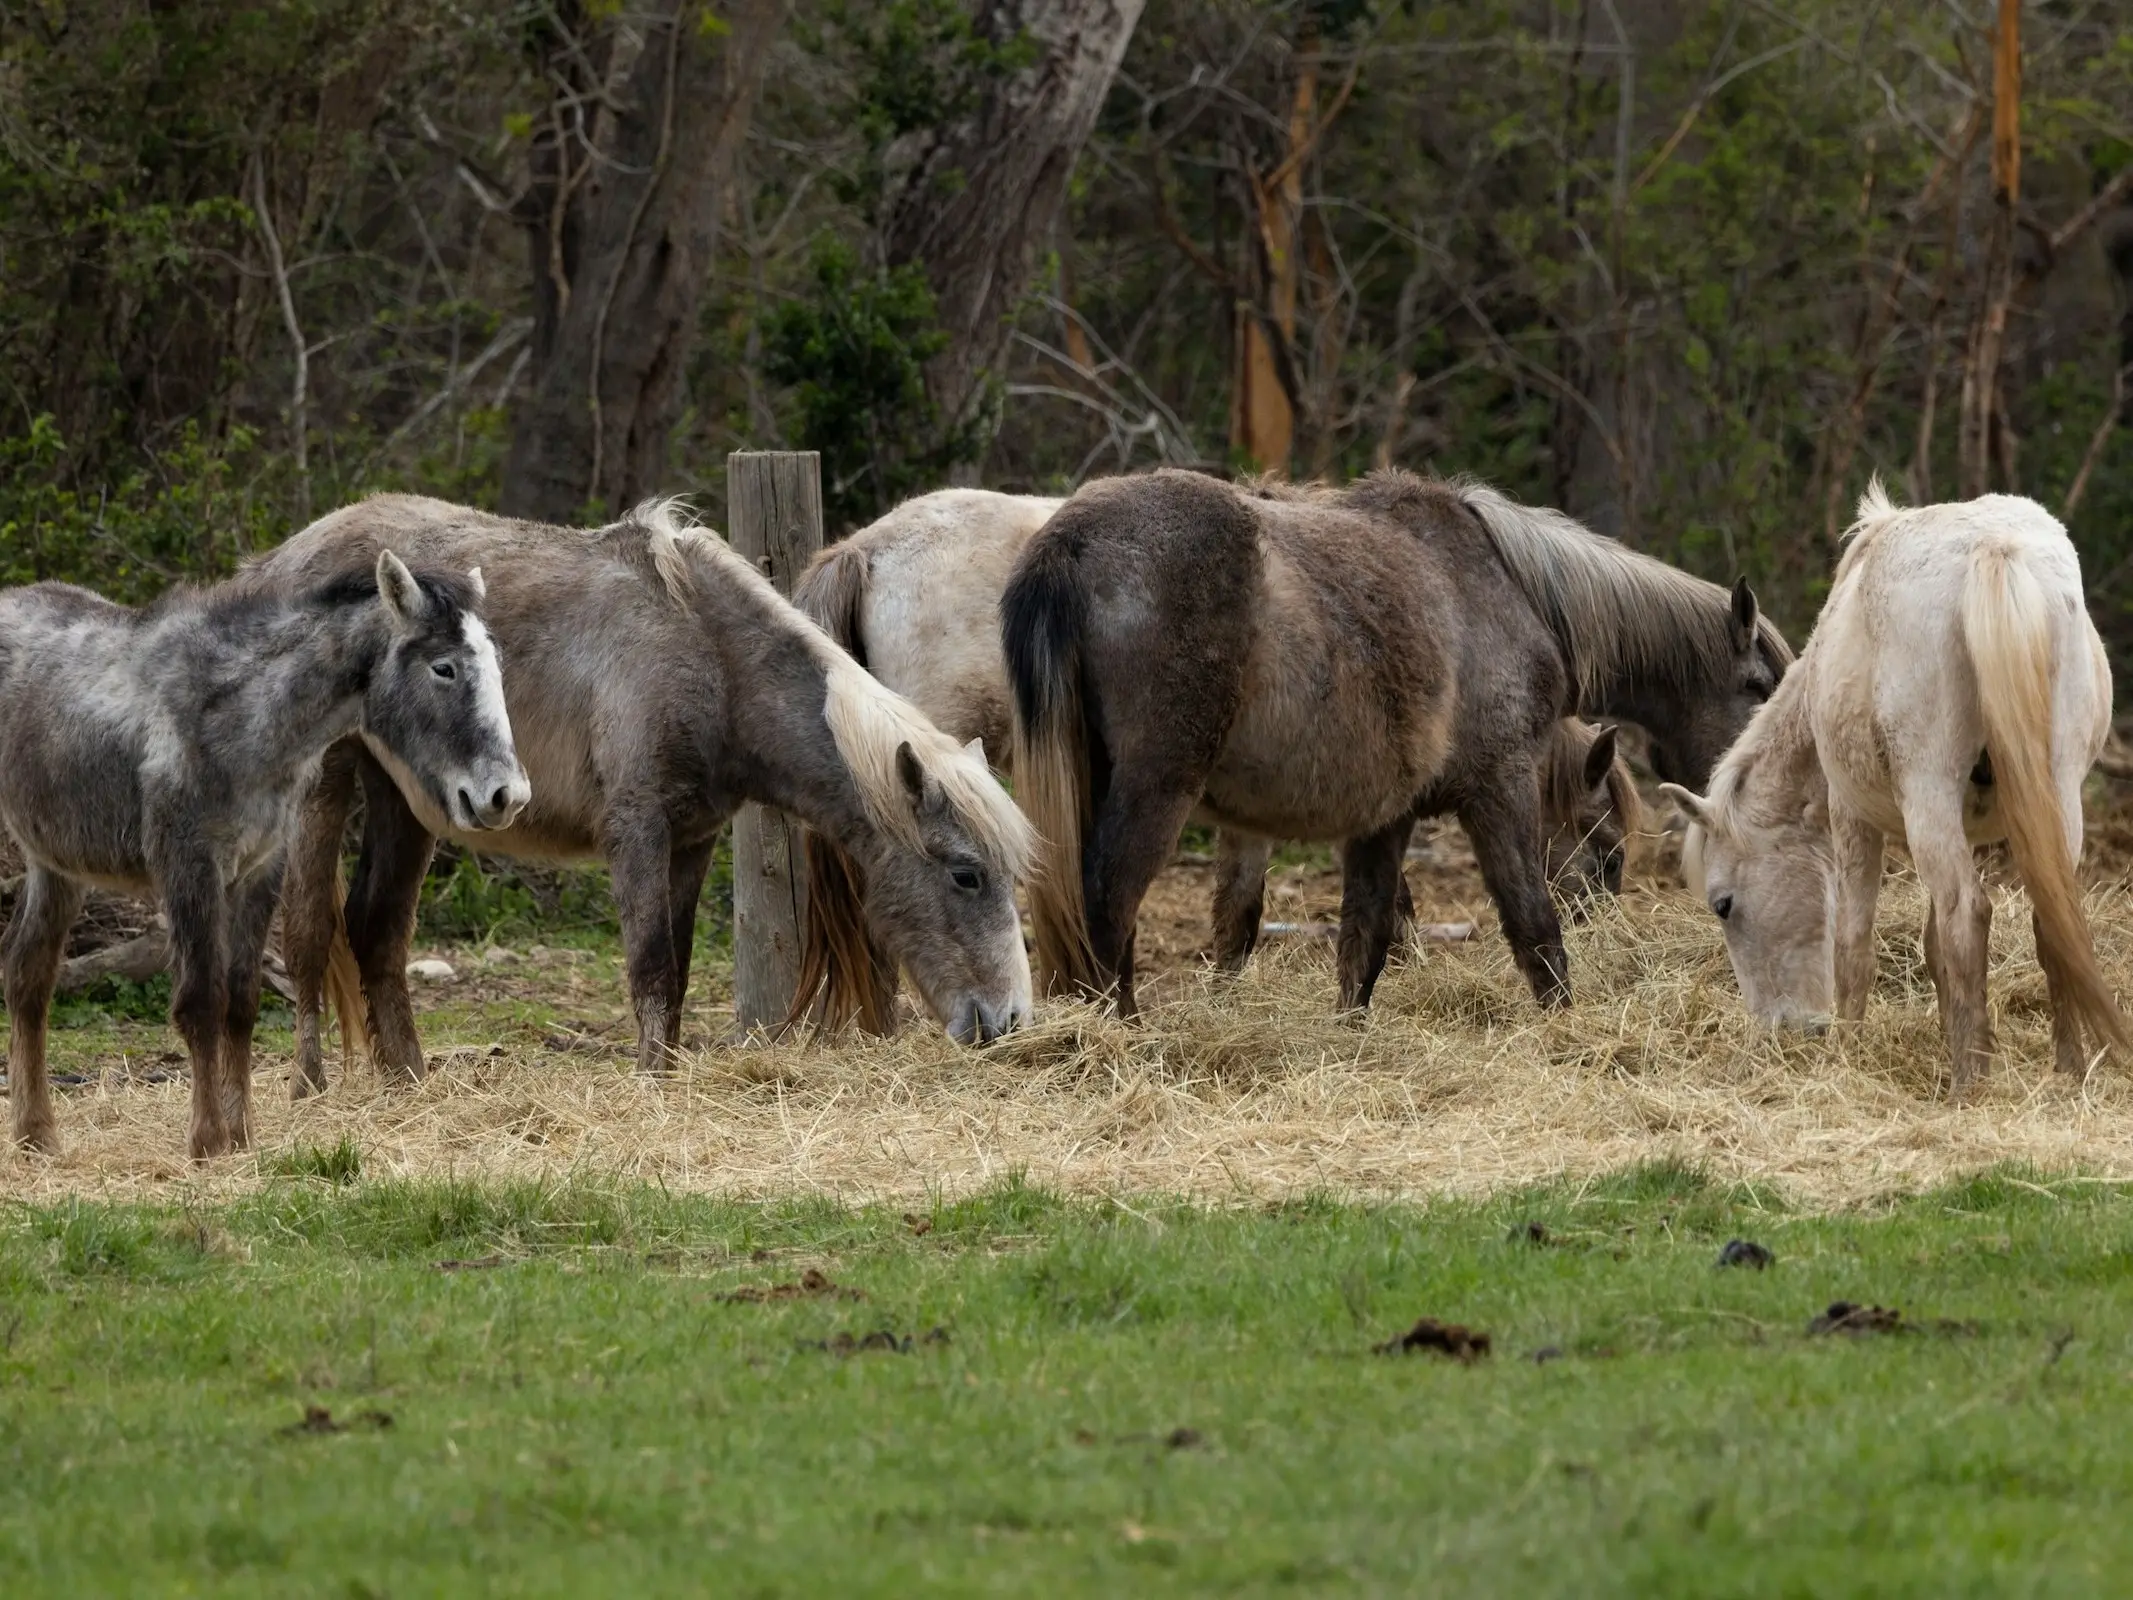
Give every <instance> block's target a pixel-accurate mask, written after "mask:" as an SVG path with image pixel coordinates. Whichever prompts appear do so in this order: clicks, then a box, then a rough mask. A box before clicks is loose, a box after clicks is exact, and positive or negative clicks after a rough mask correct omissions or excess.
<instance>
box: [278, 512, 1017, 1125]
mask: <svg viewBox="0 0 2133 1600" xmlns="http://www.w3.org/2000/svg"><path fill="white" fill-rule="evenodd" d="M387 541H392V542H395V543H398V544H399V545H401V546H402V547H404V548H411V549H416V550H420V551H422V552H423V553H424V554H425V556H426V557H428V558H430V559H435V560H467V561H474V560H484V561H487V562H489V563H490V565H491V570H492V572H494V573H495V574H496V577H495V580H494V581H493V583H492V585H491V593H490V600H489V612H488V615H489V621H490V626H491V627H492V628H493V629H494V630H495V633H496V638H497V643H498V647H499V648H500V649H501V650H502V651H503V653H504V655H505V657H506V658H507V659H508V660H509V661H510V662H511V674H510V679H509V681H508V684H507V686H506V690H505V693H506V698H507V700H508V702H509V704H510V708H511V714H512V717H513V720H514V722H515V724H516V725H517V727H518V728H519V729H520V730H521V738H522V744H523V750H524V754H525V759H526V765H527V770H528V771H529V772H530V773H531V774H532V775H533V782H534V800H533V803H532V804H531V805H530V806H528V807H527V809H526V810H525V811H524V812H523V813H522V814H521V815H520V816H519V818H518V819H517V821H516V822H515V823H514V824H513V825H512V826H511V827H510V828H508V829H504V830H502V831H499V832H493V833H490V834H485V835H483V836H482V837H481V839H480V840H479V841H478V843H479V846H480V848H481V849H483V850H485V851H493V852H495V853H498V854H501V855H507V856H518V857H532V858H546V859H554V858H568V857H582V856H600V857H604V858H605V860H606V861H607V864H608V867H609V869H610V871H611V873H612V874H613V881H614V892H615V905H616V910H617V912H618V914H619V916H620V919H621V923H622V942H623V948H624V952H625V955H626V958H627V963H628V974H629V989H630V997H631V1001H632V1005H633V1008H634V1011H635V1014H636V1021H637V1066H638V1068H639V1069H640V1070H641V1071H644V1072H648V1073H650V1072H657V1071H660V1070H663V1069H664V1068H665V1066H666V1065H667V1064H668V1063H669V1062H670V1060H671V1059H672V1056H673V1053H674V1051H675V1049H676V1047H677V1046H678V1044H679V1042H680V1032H681V1014H682V1002H683V998H684V996H685V994H686V992H687V988H688V979H689V958H690V953H691V946H692V944H693V942H694V941H693V933H692V930H693V928H694V926H695V919H696V902H697V897H698V894H699V893H700V891H701V889H702V886H703V880H704V874H705V871H706V869H707V867H708V866H709V864H710V860H711V851H712V846H713V843H714V841H715V839H716V837H717V834H718V830H719V829H720V828H721V827H722V826H724V825H725V823H726V822H727V820H728V819H729V818H730V817H731V816H732V815H733V813H734V812H735V811H736V810H737V809H738V808H739V807H740V806H741V804H742V803H743V802H745V801H756V802H759V803H761V804H763V805H767V806H773V807H776V808H777V809H779V810H782V811H785V812H789V813H791V814H792V815H795V816H797V817H799V818H801V819H802V820H803V821H805V822H806V823H807V825H808V826H809V827H810V828H813V829H815V830H817V831H818V832H819V833H821V834H822V835H824V836H826V837H827V838H829V839H831V840H833V841H835V843H836V844H837V846H838V848H839V849H840V850H841V851H842V852H843V853H844V856H845V858H846V859H847V860H848V861H849V862H850V863H852V865H853V868H854V870H855V871H856V872H858V873H859V874H861V875H862V876H863V879H864V883H865V885H866V888H867V890H868V891H869V892H868V893H867V896H866V904H867V916H868V929H869V931H870V933H871V935H872V937H873V939H874V940H875V941H876V942H877V943H878V945H879V946H880V947H881V948H883V949H886V950H887V951H889V952H891V953H892V954H893V956H894V957H895V959H898V960H900V961H901V962H902V963H903V965H904V966H905V967H906V968H907V969H908V970H909V971H910V973H911V974H912V977H913V980H914V982H915V983H916V985H917V987H918V990H919V992H920V994H921V995H922V996H923V997H924V998H925V1000H926V1003H927V1004H928V1005H929V1006H930V1007H931V1008H932V1010H933V1012H934V1014H935V1015H936V1016H937V1017H938V1018H939V1019H940V1020H941V1022H942V1023H943V1025H944V1026H945V1027H946V1028H947V1030H948V1032H949V1033H950V1034H952V1035H953V1036H954V1037H955V1038H956V1039H958V1040H960V1041H962V1042H965V1043H970V1044H979V1043H983V1042H985V1041H986V1040H989V1039H992V1038H995V1037H997V1036H998V1035H1000V1034H1003V1033H1005V1032H1007V1031H1008V1030H1010V1029H1012V1028H1014V1027H1016V1026H1018V1025H1019V1024H1020V1023H1022V1022H1023V1021H1024V1020H1025V1019H1026V1018H1027V1017H1028V1015H1029V1013H1030V1006H1031V995H1030V973H1029V960H1028V955H1027V952H1026V951H1025V949H1024V947H1023V943H1022V933H1021V923H1020V920H1019V918H1018V915H1017V913H1016V909H1015V900H1014V886H1015V881H1016V879H1017V878H1018V877H1019V876H1020V875H1021V873H1022V871H1023V869H1024V865H1025V863H1026V861H1027V860H1028V858H1029V855H1030V851H1031V836H1030V830H1029V825H1028V823H1027V822H1026V821H1025V820H1024V818H1023V817H1022V814H1021V813H1020V812H1019V811H1018V810H1017V809H1016V808H1015V805H1014V802H1013V801H1012V800H1010V799H1009V798H1008V796H1007V793H1006V791H1005V790H1003V789H1002V788H1001V787H1000V785H999V783H998V782H997V781H996V780H995V779H994V778H993V776H992V774H991V772H990V771H989V770H988V769H987V767H986V765H985V761H984V757H983V754H982V752H981V751H980V750H978V749H977V748H976V747H975V746H971V747H965V746H963V745H961V744H958V743H957V742H956V741H954V740H952V739H950V738H949V737H948V736H947V735H946V734H944V733H942V732H941V731H940V730H939V729H938V728H936V727H935V726H934V725H933V724H932V723H931V722H929V721H928V720H927V719H926V718H925V716H924V715H923V714H922V713H921V712H920V711H919V710H918V709H917V708H916V707H915V706H913V705H912V704H911V703H910V702H909V701H908V700H905V699H904V698H903V697H902V696H900V695H897V694H894V693H892V692H891V691H889V690H888V689H886V688H884V687H883V686H882V685H881V684H880V683H878V682H877V681H876V680H875V679H873V678H872V677H870V676H869V675H868V674H867V673H866V672H865V671H864V670H863V669H861V667H860V666H859V665H858V663H857V662H855V661H853V660H852V658H851V657H850V656H849V655H847V654H846V653H845V652H844V651H843V650H840V649H839V648H838V647H837V646H836V645H835V644H834V643H832V642H831V640H830V639H829V637H828V636H827V635H825V634H824V633H823V632H822V630H821V629H820V628H818V627H816V626H815V625H814V624H813V623H812V622H810V621H809V620H808V619H807V618H806V617H804V616H803V615H801V613H800V612H798V611H796V610H795V609H793V607H792V606H791V605H790V604H789V603H788V602H787V601H786V600H785V599H784V598H783V597H782V596H780V595H779V594H778V593H777V591H776V590H775V589H773V588H772V587H771V586H770V584H769V583H768V582H767V581H766V580H765V579H764V578H763V576H762V575H761V574H760V573H758V572H757V571H756V570H755V569H754V567H753V566H751V565H750V564H749V563H748V562H747V561H746V560H744V559H742V558H741V557H739V556H737V555H735V554H734V553H733V552H732V550H731V549H730V548H728V546H727V545H726V543H725V541H724V540H723V539H721V538H719V536H718V535H717V534H715V533H713V532H712V531H710V530H709V529H706V528H703V527H700V526H697V525H695V524H694V523H693V522H690V521H689V520H687V519H686V518H685V517H684V516H683V515H682V513H681V512H680V510H679V509H678V507H677V506H676V504H675V503H674V502H672V501H655V502H648V503H646V504H645V505H642V506H640V507H638V508H637V509H636V510H635V511H633V512H632V513H631V514H630V515H629V516H627V517H625V518H623V519H622V520H621V521H619V522H616V523H613V524H611V525H609V526H607V527H604V528H599V529H594V530H591V531H581V530H576V529H563V528H551V527H544V526H540V525H537V524H534V523H527V522H517V521H512V520H509V519H506V518H503V517H498V516H492V515H490V514H489V513H487V512H484V511H477V510H472V509H469V508H466V507H462V506H454V505H447V504H445V503H443V502H441V501H436V500H428V499H421V498H416V497H412V496H405V495H380V496H377V497H375V498H373V499H370V500H365V501H362V502H360V503H359V504H356V505H353V506H349V507H346V508H344V509H342V510H340V511H336V512H334V513H332V514H330V515H328V516H326V517H324V518H322V519H320V520H319V521H318V522H315V523H313V524H312V525H311V526H310V527H309V528H306V529H305V530H303V531H302V532H301V533H298V534H297V535H295V536H294V537H293V538H292V539H290V540H289V542H288V543H287V544H285V545H283V546H282V547H281V548H280V549H278V550H276V551H274V552H273V553H271V554H270V555H269V556H267V557H266V558H265V560H264V562H263V565H264V566H265V567H266V568H268V569H270V570H274V571H278V572H280V573H283V574H285V575H286V574H298V573H304V572H308V571H310V570H312V569H313V568H314V567H316V566H319V565H321V564H331V563H334V562H338V561H341V560H344V559H346V555H345V552H347V551H350V550H369V549H373V548H375V547H377V546H379V545H381V544H382V543H384V542H387ZM339 756H340V759H339V760H337V761H336V760H329V762H328V764H327V769H326V772H325V774H324V777H323V778H322V780H321V783H320V785H319V787H318V789H317V790H316V791H315V793H314V794H313V796H312V798H311V801H310V803H309V804H308V806H307V808H306V811H305V816H304V821H303V826H302V828H301V830H300V834H299V838H298V842H297V845H296V847H295V848H294V850H293V852H292V859H291V862H290V870H289V880H290V881H289V887H288V891H287V898H286V903H285V905H284V908H283V922H284V930H285V931H284V939H283V943H284V946H285V952H284V953H285V956H286V958H287V960H288V963H289V971H290V976H291V978H292V979H293V980H294V981H295V984H296V988H297V1016H298V1057H297V1066H298V1070H297V1072H296V1074H295V1078H294V1081H293V1088H294V1090H295V1092H297V1093H299V1094H302V1093H306V1092H309V1091H311V1090H316V1089H321V1088H323V1087H324V1082H325V1074H324V1065H323V1061H322V1058H321V1054H320V1048H319V1037H318V1030H319V1002H320V988H321V985H322V983H323V981H324V975H325V972H326V969H327V966H328V964H329V962H330V960H331V958H332V954H333V947H334V944H335V942H336V939H337V938H338V937H339V936H340V934H341V930H342V928H343V918H342V916H341V914H340V909H341V908H340V905H339V894H338V885H337V877H336V872H337V866H338V859H339V851H340V842H341V834H342V829H343V826H344V824H345V820H346V817H347V813H348V810H349V806H350V803H351V800H352V797H353V792H354V787H355V785H356V783H357V782H359V781H360V782H361V784H362V786H363V794H364V800H365V807H364V829H363V846H362V855H361V858H360V860H359V864H358V868H357V872H356V877H355V882H354V884H353V886H352V888H351V889H350V891H349V894H348V898H347V905H346V917H345V930H346V932H345V937H346V941H347V943H348V945H349V946H351V947H352V948H353V952H354V956H355V960H356V964H357V965H358V967H359V968H360V971H361V981H362V987H363V989H364V991H365V993H366V994H367V996H368V1000H369V1009H370V1022H371V1031H372V1035H373V1044H372V1048H373V1051H374V1053H375V1054H376V1056H377V1058H378V1060H379V1062H380V1064H381V1065H382V1066H384V1067H385V1068H387V1069H388V1070H389V1071H391V1072H394V1073H398V1074H403V1075H405V1076H408V1077H419V1076H420V1075H421V1073H422V1071H423V1063H422V1052H421V1045H420V1043H419V1041H418V1040H417V1039H416V1037H415V1031H414V1017H413V1008H412V1006H411V1004H410V1001H409V998H408V992H407V985H406V976H405V964H406V955H407V946H408V940H409V937H410V934H411V932H412V926H413V917H414V910H415V902H416V897H417V894H418V892H419V890H420V888H421V884H422V879H423V875H424V873H425V872H426V870H427V868H428V862H429V858H430V853H431V850H432V848H433V845H434V842H435V840H436V838H438V837H440V836H443V837H459V836H460V830H459V829H458V828H456V827H455V826H453V824H452V819H450V818H449V817H446V816H442V815H440V814H439V813H438V812H437V810H436V808H435V807H434V806H433V805H431V804H430V803H429V802H428V800H427V798H426V797H425V796H424V795H422V794H421V793H419V792H416V791H413V790H411V789H410V788H409V787H408V785H407V784H406V783H404V782H402V781H400V775H399V774H397V773H391V772H388V771H384V770H381V769H380V768H379V766H378V764H377V763H376V762H375V761H372V760H371V759H369V752H368V751H366V750H364V749H362V748H361V747H358V746H355V745H345V746H343V747H342V748H341V750H340V752H339ZM470 842H476V841H470ZM838 955H839V952H837V951H829V952H826V953H824V954H823V956H822V959H819V960H817V961H816V962H815V963H814V964H813V965H812V966H811V967H810V968H809V970H808V971H807V972H806V973H805V974H804V975H803V983H802V990H803V992H802V994H801V995H800V996H799V997H798V998H797V999H796V1001H795V1004H794V1010H793V1019H797V1018H798V1017H799V1016H800V1015H801V1014H802V1013H803V1012H804V1011H805V1010H806V1009H807V1007H808V1005H809V1003H810V1001H811V1000H812V999H813V997H814V995H815V994H816V993H817V992H818V991H819V992H821V993H822V994H823V995H824V996H825V998H826V999H827V1000H828V1001H829V1003H831V1004H833V1005H841V1004H843V1000H842V996H844V995H845V994H846V992H847V991H848V990H849V988H850V987H851V986H852V985H854V984H858V983H861V982H865V981H870V974H868V973H865V972H861V971H854V970H852V969H851V968H850V966H849V965H848V964H845V963H843V962H841V961H840V960H838V959H837V957H838ZM793 1019H788V1020H793ZM343 1032H344V1037H345V1036H346V1033H347V1022H346V1019H345V1018H344V1023H343Z"/></svg>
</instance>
